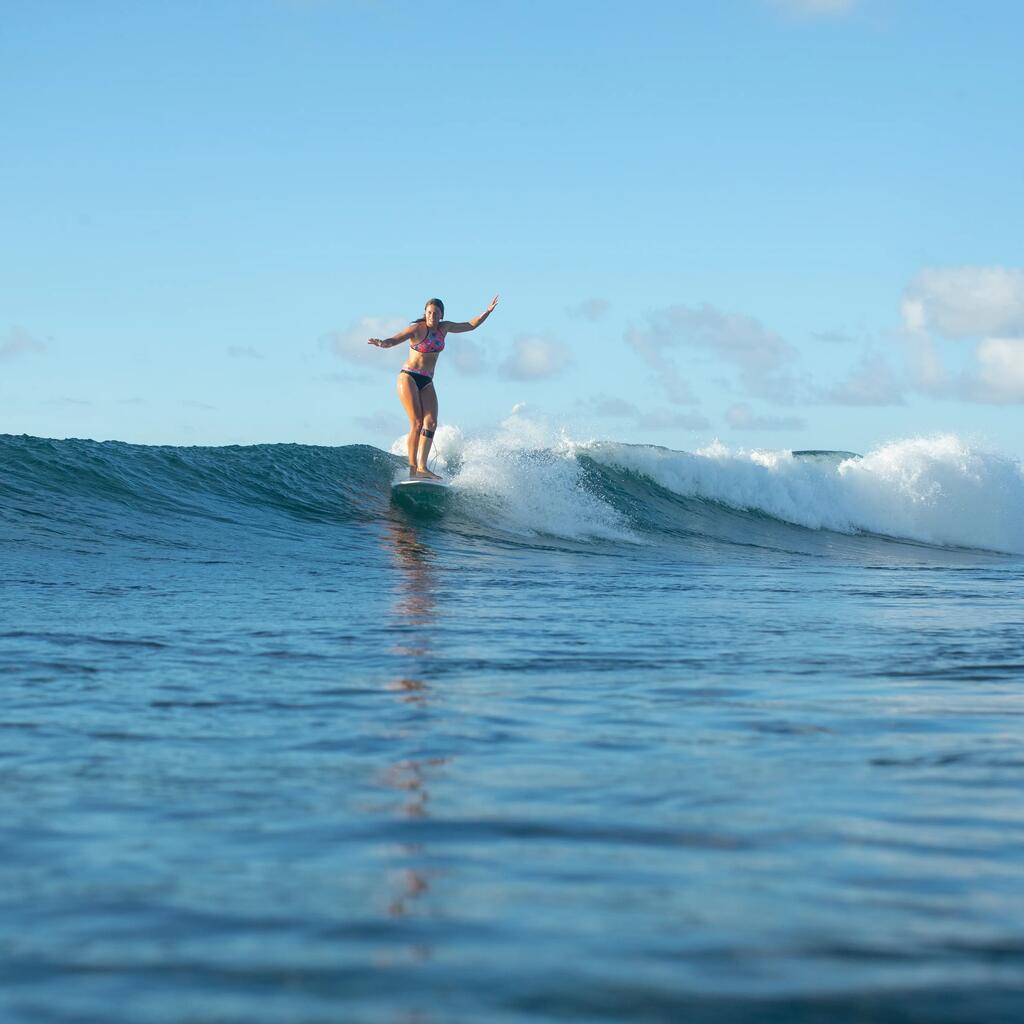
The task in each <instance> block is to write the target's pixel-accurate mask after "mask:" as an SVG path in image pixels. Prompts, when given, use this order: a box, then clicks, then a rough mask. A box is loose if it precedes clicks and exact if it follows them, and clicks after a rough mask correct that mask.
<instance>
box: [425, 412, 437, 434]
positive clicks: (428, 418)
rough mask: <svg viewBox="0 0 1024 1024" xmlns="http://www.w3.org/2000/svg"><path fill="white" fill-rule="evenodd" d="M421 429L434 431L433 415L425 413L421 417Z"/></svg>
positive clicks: (435, 425) (434, 419)
mask: <svg viewBox="0 0 1024 1024" xmlns="http://www.w3.org/2000/svg"><path fill="white" fill-rule="evenodd" d="M423 429H424V430H436V429H437V417H436V416H435V415H434V414H433V413H429V412H428V413H426V414H424V416H423Z"/></svg>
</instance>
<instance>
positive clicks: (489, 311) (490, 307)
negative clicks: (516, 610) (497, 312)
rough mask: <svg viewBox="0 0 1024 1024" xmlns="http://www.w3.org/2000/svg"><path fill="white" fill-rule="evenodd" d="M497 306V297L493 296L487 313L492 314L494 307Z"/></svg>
mask: <svg viewBox="0 0 1024 1024" xmlns="http://www.w3.org/2000/svg"><path fill="white" fill-rule="evenodd" d="M497 304H498V296H497V295H495V296H494V298H493V299H491V304H490V305H489V306H488V307H487V312H488V313H493V312H494V307H495V306H496V305H497Z"/></svg>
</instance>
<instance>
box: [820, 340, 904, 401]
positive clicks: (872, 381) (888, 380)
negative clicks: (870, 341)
mask: <svg viewBox="0 0 1024 1024" xmlns="http://www.w3.org/2000/svg"><path fill="white" fill-rule="evenodd" d="M818 400H819V401H821V402H826V403H832V404H835V405H902V404H903V384H902V382H901V380H900V378H899V376H898V375H897V373H896V371H895V370H893V368H892V367H891V366H890V365H889V362H888V360H887V359H886V358H885V357H884V356H882V355H881V354H879V353H877V352H865V353H864V355H863V356H862V357H861V360H860V362H859V363H858V364H857V365H856V366H854V367H853V368H852V369H851V370H850V372H849V373H848V374H847V375H846V377H845V378H844V379H843V380H841V381H839V383H838V384H834V385H833V386H832V387H830V388H827V389H825V390H823V391H821V393H820V396H819V399H818Z"/></svg>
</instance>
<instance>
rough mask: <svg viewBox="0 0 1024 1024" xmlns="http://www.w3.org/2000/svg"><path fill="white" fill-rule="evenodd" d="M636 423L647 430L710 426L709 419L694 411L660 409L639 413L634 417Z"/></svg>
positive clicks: (690, 428) (693, 428) (697, 428)
mask: <svg viewBox="0 0 1024 1024" xmlns="http://www.w3.org/2000/svg"><path fill="white" fill-rule="evenodd" d="M636 425H637V426H638V427H645V428H646V429H648V430H707V429H708V427H710V426H711V421H710V420H709V419H708V418H707V417H706V416H701V414H700V413H696V412H673V411H671V410H669V409H662V410H658V411H656V412H644V413H641V414H640V415H639V416H637V418H636Z"/></svg>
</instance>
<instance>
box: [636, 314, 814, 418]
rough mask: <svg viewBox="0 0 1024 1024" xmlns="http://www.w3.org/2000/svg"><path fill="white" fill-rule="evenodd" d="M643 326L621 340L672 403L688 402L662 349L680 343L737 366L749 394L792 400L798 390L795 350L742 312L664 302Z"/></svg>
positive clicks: (673, 362) (686, 390)
mask: <svg viewBox="0 0 1024 1024" xmlns="http://www.w3.org/2000/svg"><path fill="white" fill-rule="evenodd" d="M648 320H649V326H648V328H647V329H646V330H644V331H639V330H635V329H634V330H630V331H628V332H627V334H626V343H627V344H628V345H630V346H631V347H632V348H633V349H634V350H635V351H636V352H637V353H638V354H639V355H640V357H641V358H642V359H643V360H644V361H645V362H646V363H647V364H648V365H649V366H650V367H651V368H652V369H653V370H654V371H655V372H656V373H657V375H658V378H659V380H660V381H661V383H662V385H663V386H664V387H665V389H666V391H667V392H668V397H669V401H671V402H673V403H674V404H677V405H678V404H687V403H692V402H693V401H694V399H693V398H692V397H691V394H690V390H689V386H688V385H687V384H686V382H685V381H684V380H683V378H682V375H681V374H680V372H679V370H678V368H677V365H676V364H677V363H678V361H679V360H678V359H677V358H674V357H672V356H671V355H667V354H666V349H671V348H673V347H676V346H683V347H686V348H690V349H695V350H698V351H702V352H704V353H706V354H708V355H710V356H711V357H712V358H713V359H716V360H718V361H720V362H723V363H726V364H729V365H732V366H734V367H736V368H737V369H738V370H739V371H740V384H741V386H742V387H743V389H744V390H745V391H746V392H747V393H748V394H750V395H754V396H757V397H759V398H767V399H770V400H772V401H776V402H783V403H786V402H792V401H795V399H796V394H797V391H798V385H797V381H796V380H795V379H794V378H793V377H792V376H791V375H790V373H789V367H790V365H791V364H792V363H793V361H794V360H795V358H796V350H795V349H794V348H793V347H792V346H791V345H790V344H789V343H788V342H787V341H785V340H784V339H783V338H782V337H781V336H780V335H778V334H776V333H774V332H773V331H770V330H768V329H767V328H766V327H765V326H764V325H763V324H761V322H760V321H758V320H755V319H754V318H753V317H750V316H746V315H744V314H742V313H728V312H724V311H722V310H719V309H716V308H715V307H714V306H709V305H707V304H705V305H703V306H701V307H700V308H699V309H698V308H694V307H690V306H682V305H678V306H669V307H668V308H667V309H663V310H658V311H656V312H655V313H653V314H652V315H651V316H650V317H649V318H648Z"/></svg>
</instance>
